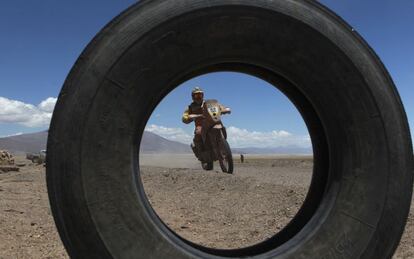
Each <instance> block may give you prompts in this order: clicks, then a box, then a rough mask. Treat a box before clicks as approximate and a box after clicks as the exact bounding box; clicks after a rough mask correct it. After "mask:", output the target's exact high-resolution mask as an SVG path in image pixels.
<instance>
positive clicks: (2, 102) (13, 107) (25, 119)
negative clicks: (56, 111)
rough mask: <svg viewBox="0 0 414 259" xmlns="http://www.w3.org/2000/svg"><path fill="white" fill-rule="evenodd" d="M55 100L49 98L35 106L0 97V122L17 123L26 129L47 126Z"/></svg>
mask: <svg viewBox="0 0 414 259" xmlns="http://www.w3.org/2000/svg"><path fill="white" fill-rule="evenodd" d="M56 100H57V99H56V98H53V97H49V98H47V99H46V100H43V101H42V102H40V104H39V105H37V106H35V105H33V104H28V103H24V102H21V101H17V100H11V99H8V98H5V97H1V96H0V122H1V123H17V124H20V125H24V126H26V127H43V126H49V123H50V119H51V118H52V112H53V108H54V106H55V104H56Z"/></svg>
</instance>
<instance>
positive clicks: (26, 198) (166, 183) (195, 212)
mask: <svg viewBox="0 0 414 259" xmlns="http://www.w3.org/2000/svg"><path fill="white" fill-rule="evenodd" d="M168 158H169V161H170V162H169V163H166V162H165V161H166V160H165V159H161V160H160V159H159V156H157V155H146V156H142V157H141V158H140V164H141V168H142V179H143V182H144V188H145V191H146V193H147V196H148V198H149V200H150V202H151V204H152V205H153V207H154V209H155V211H156V212H157V213H158V214H159V216H160V217H161V218H162V219H163V220H164V222H165V223H166V224H167V225H168V226H169V227H170V228H172V229H173V230H174V231H176V232H177V233H178V234H179V235H181V236H182V237H184V238H186V239H189V240H191V241H193V242H196V243H199V244H202V245H205V246H209V247H219V248H232V247H241V246H246V245H250V244H254V243H256V242H259V241H262V240H264V239H266V238H268V237H269V236H271V235H273V234H274V233H276V232H278V231H279V230H280V229H281V228H282V227H283V226H284V225H285V224H286V223H287V222H289V220H290V219H291V218H292V217H293V216H294V214H295V213H296V211H297V210H298V208H299V206H300V205H301V203H302V201H303V198H304V196H305V195H306V191H307V188H308V186H309V182H310V176H311V170H312V161H311V159H310V158H308V157H272V156H260V157H259V156H247V157H246V162H247V163H244V164H240V163H239V162H238V161H237V163H236V166H235V168H236V169H235V173H234V175H227V174H223V173H221V172H219V171H218V169H219V167H218V165H215V170H213V171H210V172H205V171H202V170H200V169H199V164H198V163H197V162H195V161H194V160H193V159H192V158H191V157H189V156H180V155H172V156H169V157H168ZM16 160H17V161H19V162H22V161H25V160H24V159H23V158H21V157H18V158H17V159H16ZM25 163H26V164H27V165H26V166H24V167H21V168H20V172H9V173H3V174H0V258H67V257H68V256H67V254H66V252H65V250H64V248H63V246H62V243H61V241H60V239H59V236H58V234H57V232H56V228H55V226H54V223H53V218H52V216H51V214H50V208H49V203H48V198H47V191H46V185H45V179H44V178H45V170H44V168H43V166H38V165H33V164H32V163H31V162H30V161H27V160H26V161H25ZM216 170H217V171H216ZM413 233H414V211H413V208H411V212H410V216H409V219H408V223H407V227H406V230H405V233H404V236H403V238H402V240H401V243H400V246H399V248H398V250H397V252H396V255H395V256H394V258H414V235H413Z"/></svg>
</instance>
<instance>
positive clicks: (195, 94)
mask: <svg viewBox="0 0 414 259" xmlns="http://www.w3.org/2000/svg"><path fill="white" fill-rule="evenodd" d="M191 97H192V98H193V101H196V102H200V101H202V100H203V98H204V92H203V90H202V89H201V88H200V87H198V86H197V87H194V89H193V91H191Z"/></svg>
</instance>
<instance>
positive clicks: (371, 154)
mask: <svg viewBox="0 0 414 259" xmlns="http://www.w3.org/2000/svg"><path fill="white" fill-rule="evenodd" d="M222 70H227V71H239V72H245V73H249V74H251V75H255V76H258V77H260V78H262V79H264V80H266V81H268V82H270V83H272V84H274V85H276V86H277V87H278V88H279V89H280V90H281V91H282V92H284V93H285V94H286V95H287V96H288V97H289V98H290V100H291V101H292V102H293V103H294V104H295V106H296V107H297V109H298V110H299V111H300V113H301V114H302V116H303V118H304V120H305V122H306V125H307V127H308V130H309V132H310V136H311V139H312V145H313V150H314V173H313V177H312V183H311V186H310V189H309V192H308V195H307V197H306V200H305V202H304V204H303V206H302V208H301V209H300V210H299V212H298V214H297V215H296V216H295V217H294V218H293V219H292V221H291V222H290V223H289V224H288V225H287V226H286V227H285V228H284V229H283V230H281V231H280V232H279V233H277V234H276V235H275V236H274V237H272V238H270V239H269V240H267V241H265V242H263V243H260V244H257V245H254V246H252V247H247V248H241V249H234V250H217V249H210V248H205V247H202V246H199V245H196V244H193V243H191V242H189V241H187V240H184V239H182V238H181V237H179V236H178V235H176V234H175V233H173V232H172V231H171V230H170V229H169V228H168V227H167V226H166V225H165V224H163V223H162V222H161V220H160V219H159V218H158V217H157V215H156V214H155V212H154V211H153V210H152V208H151V206H150V205H149V202H148V200H147V198H146V195H145V193H144V191H143V187H142V183H141V178H140V174H139V161H137V160H138V159H137V158H138V150H139V143H140V140H141V137H142V133H143V130H144V128H145V126H146V123H147V120H148V118H149V117H150V115H151V113H152V111H153V110H154V109H155V107H156V106H157V104H158V103H159V102H160V101H161V99H162V98H163V97H165V96H166V95H167V94H168V93H169V92H170V91H171V90H173V89H174V88H175V87H176V86H177V85H179V84H180V83H182V82H184V81H185V80H188V79H190V78H192V77H194V76H197V75H200V74H203V73H207V72H212V71H222ZM274 119H275V120H277V118H274ZM177 120H179V118H177ZM47 150H48V155H47V187H48V192H49V198H50V203H51V208H52V212H53V216H54V219H55V221H56V225H57V228H58V231H59V234H60V236H61V238H62V241H63V244H64V245H65V247H66V249H67V251H68V253H69V255H70V256H71V257H72V258H100V259H101V258H211V257H243V256H257V257H260V258H299V259H300V258H306V259H308V258H322V259H323V258H390V257H391V256H392V254H393V252H394V251H395V249H396V247H397V245H398V243H399V240H400V237H401V235H402V232H403V229H404V225H405V222H406V218H407V215H408V211H409V206H410V202H411V192H412V183H413V157H412V156H413V152H412V145H411V138H410V133H409V128H408V123H407V119H406V116H405V112H404V109H403V106H402V104H401V101H400V98H399V96H398V93H397V91H396V89H395V86H394V84H393V82H392V80H391V78H390V76H389V75H388V73H387V71H386V69H385V68H384V66H383V65H382V63H381V62H380V60H379V59H378V57H377V56H376V55H375V53H374V52H373V51H372V50H371V49H370V48H369V46H368V45H367V44H366V43H365V42H364V41H363V40H362V39H361V37H360V36H359V35H358V34H357V33H356V32H355V30H353V29H352V28H351V27H349V26H348V25H347V24H346V23H345V22H344V21H342V20H341V19H340V18H339V17H337V16H335V15H334V14H333V13H332V12H330V11H329V10H327V9H326V8H324V7H323V6H322V5H321V4H319V3H318V2H317V1H302V0H286V1H282V0H280V1H274V0H255V1H251V0H169V1H162V0H152V1H140V2H139V3H137V4H135V5H134V6H132V7H131V8H129V9H128V10H126V11H125V12H123V13H122V14H121V15H120V16H118V17H117V18H115V19H114V20H113V21H112V22H111V23H110V24H108V25H107V26H106V27H105V28H104V29H103V30H102V31H101V32H100V33H99V34H98V35H97V36H96V37H95V38H94V39H93V41H92V42H91V43H90V44H89V45H88V47H87V48H86V49H85V50H84V51H83V53H82V54H81V56H80V57H79V59H78V60H77V62H76V63H75V65H74V66H73V68H72V70H71V72H70V74H69V76H68V77H67V79H66V81H65V83H64V86H63V88H62V90H61V92H60V95H59V98H58V101H57V104H56V107H55V110H54V114H53V118H52V122H51V126H50V129H49V138H48V146H47Z"/></svg>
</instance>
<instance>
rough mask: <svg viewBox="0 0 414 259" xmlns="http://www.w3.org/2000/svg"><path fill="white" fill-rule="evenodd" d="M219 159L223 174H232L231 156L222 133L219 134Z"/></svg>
mask: <svg viewBox="0 0 414 259" xmlns="http://www.w3.org/2000/svg"><path fill="white" fill-rule="evenodd" d="M220 138H221V139H220V140H219V141H220V145H219V147H220V154H221V155H220V157H219V163H220V167H221V171H223V172H224V173H228V174H232V173H233V156H232V153H231V149H230V145H229V143H228V142H227V140H226V139H225V138H224V136H223V133H222V134H220Z"/></svg>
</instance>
